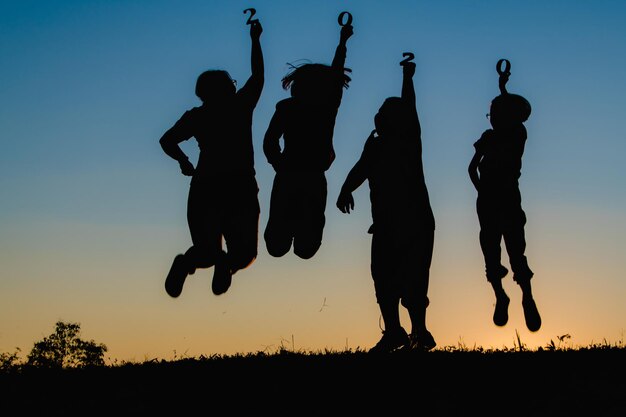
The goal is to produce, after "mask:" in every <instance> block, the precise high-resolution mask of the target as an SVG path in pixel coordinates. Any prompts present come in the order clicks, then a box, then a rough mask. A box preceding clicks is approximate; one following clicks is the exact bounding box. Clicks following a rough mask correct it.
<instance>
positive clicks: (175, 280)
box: [165, 255, 189, 298]
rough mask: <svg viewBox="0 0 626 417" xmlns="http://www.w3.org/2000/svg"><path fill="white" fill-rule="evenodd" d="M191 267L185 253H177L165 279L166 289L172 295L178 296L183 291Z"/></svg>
mask: <svg viewBox="0 0 626 417" xmlns="http://www.w3.org/2000/svg"><path fill="white" fill-rule="evenodd" d="M188 271H189V267H188V266H187V262H186V261H185V256H184V255H176V257H175V258H174V262H172V266H171V268H170V272H169V273H168V274H167V278H166V279H165V291H166V292H167V293H168V294H169V296H170V297H173V298H176V297H178V296H179V295H180V293H181V292H182V291H183V285H184V284H185V279H186V278H187V272H188Z"/></svg>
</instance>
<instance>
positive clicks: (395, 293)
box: [370, 232, 409, 353]
mask: <svg viewBox="0 0 626 417" xmlns="http://www.w3.org/2000/svg"><path fill="white" fill-rule="evenodd" d="M392 243H393V242H390V241H389V239H388V238H387V237H386V236H385V235H383V234H382V233H377V232H374V234H373V235H372V247H371V274H372V279H373V281H374V291H375V296H376V302H377V303H378V308H379V309H380V314H381V316H382V319H383V324H384V330H383V337H382V338H381V339H380V341H379V342H378V343H377V344H376V345H375V346H374V347H372V348H371V349H370V352H371V353H388V352H392V351H394V350H396V349H399V348H401V347H403V346H405V345H406V344H407V343H408V342H409V338H408V335H407V333H406V330H405V329H404V328H403V327H402V324H401V322H400V311H399V307H400V291H399V286H398V282H397V274H396V265H395V263H394V260H395V257H394V254H395V248H393V247H392Z"/></svg>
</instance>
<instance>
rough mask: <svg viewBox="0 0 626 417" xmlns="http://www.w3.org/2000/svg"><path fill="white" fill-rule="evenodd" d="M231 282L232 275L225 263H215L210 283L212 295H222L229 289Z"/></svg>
mask: <svg viewBox="0 0 626 417" xmlns="http://www.w3.org/2000/svg"><path fill="white" fill-rule="evenodd" d="M232 280H233V275H232V273H231V271H230V268H229V267H228V264H227V263H226V262H225V261H221V262H217V263H216V264H215V267H214V269H213V281H212V283H211V289H212V290H213V294H215V295H221V294H224V293H225V292H226V291H228V289H229V288H230V284H231V282H232Z"/></svg>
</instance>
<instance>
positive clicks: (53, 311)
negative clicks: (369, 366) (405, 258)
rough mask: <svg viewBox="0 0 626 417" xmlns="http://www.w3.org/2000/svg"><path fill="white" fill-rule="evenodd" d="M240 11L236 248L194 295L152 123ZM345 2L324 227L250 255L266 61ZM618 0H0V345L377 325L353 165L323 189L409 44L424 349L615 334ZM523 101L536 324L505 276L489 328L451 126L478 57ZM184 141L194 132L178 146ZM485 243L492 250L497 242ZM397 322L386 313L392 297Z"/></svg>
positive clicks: (479, 121)
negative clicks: (216, 278) (229, 270)
mask: <svg viewBox="0 0 626 417" xmlns="http://www.w3.org/2000/svg"><path fill="white" fill-rule="evenodd" d="M248 7H255V8H256V9H257V15H256V16H255V17H258V18H259V19H260V21H261V23H262V25H263V28H264V31H263V34H262V37H261V43H262V47H263V53H264V57H265V68H266V72H265V79H266V82H265V87H264V90H263V94H262V96H261V99H260V102H259V104H258V106H257V108H256V111H255V115H254V124H253V135H254V146H255V152H256V153H255V159H256V162H255V163H256V169H257V180H258V182H259V187H260V194H259V199H260V203H261V217H260V224H259V238H260V239H259V256H258V258H257V260H256V262H255V263H254V264H253V265H252V266H250V267H249V268H248V269H246V270H243V271H240V272H239V273H237V274H236V275H235V276H234V278H233V285H232V287H231V289H230V290H229V292H228V293H226V294H224V295H221V296H214V295H213V294H212V292H211V289H210V281H211V277H212V274H213V270H212V269H208V270H199V271H198V272H196V274H195V275H193V276H191V277H189V278H188V280H187V283H186V285H185V288H184V290H183V293H182V295H181V296H180V297H179V298H177V299H172V298H170V297H169V296H168V295H167V294H166V293H165V290H164V287H163V283H164V280H165V276H166V274H167V271H168V270H169V267H170V264H171V262H172V259H173V258H174V256H175V255H176V254H177V253H181V252H184V251H185V250H186V249H187V248H188V246H189V245H190V237H189V231H188V229H187V223H186V217H185V211H186V196H187V191H188V185H189V178H187V177H183V176H182V175H181V174H180V171H179V168H178V165H177V164H176V162H174V161H173V160H171V159H170V158H168V157H167V156H166V155H165V154H164V153H163V152H162V150H161V148H160V146H159V143H158V140H159V138H160V137H161V135H162V134H163V133H164V132H165V130H166V129H168V128H169V127H170V126H171V125H172V124H173V123H174V122H175V121H176V120H177V119H178V118H179V117H180V115H181V114H182V113H183V112H184V111H185V110H187V109H189V108H191V107H194V106H197V105H199V101H198V99H197V98H196V97H195V95H194V84H195V80H196V77H197V76H198V75H199V74H200V73H201V72H202V71H204V70H206V69H209V68H217V69H226V70H227V71H229V72H230V74H231V75H232V76H233V78H235V79H237V80H239V81H240V84H239V85H240V86H241V85H242V83H243V82H245V80H246V79H247V77H248V76H249V74H250V63H249V61H250V37H249V27H248V26H246V24H245V21H246V18H247V17H246V15H244V14H243V10H244V9H245V8H248ZM343 10H348V11H350V12H351V13H352V14H353V16H354V22H353V25H354V36H353V37H352V38H351V39H350V40H349V41H348V55H347V60H346V66H348V67H350V68H351V69H352V70H353V72H352V82H351V84H350V88H349V89H348V90H347V91H345V94H344V98H343V101H342V104H341V107H340V109H339V114H338V117H337V124H336V129H335V135H334V142H335V147H336V152H337V159H336V161H335V163H334V165H333V166H332V167H331V168H330V170H329V171H328V172H327V178H328V196H329V197H328V204H327V211H326V217H327V225H326V228H325V234H324V242H323V245H322V247H321V249H320V251H319V252H318V253H317V255H316V256H315V257H314V258H313V259H311V260H306V261H305V260H301V259H299V258H297V257H296V256H295V255H293V253H289V254H287V255H286V256H285V257H283V258H272V257H270V256H269V255H268V254H267V250H266V248H265V244H264V242H263V239H262V232H263V229H264V228H265V223H266V221H267V213H268V208H269V193H270V190H271V182H272V179H273V171H272V169H271V167H270V166H269V164H268V163H267V161H266V159H265V157H264V155H263V153H262V146H261V144H262V139H263V135H264V133H265V129H266V128H267V126H268V123H269V120H270V118H271V116H272V113H273V110H274V105H275V103H276V102H277V101H278V100H280V99H282V98H284V97H287V95H288V92H286V91H284V90H283V89H282V88H281V85H280V79H281V77H282V76H283V75H284V74H285V73H286V72H287V71H288V65H287V63H289V62H296V61H298V60H303V59H307V60H310V61H313V62H322V63H330V61H331V60H332V56H333V53H334V50H335V47H336V45H337V42H338V39H339V30H340V28H339V26H338V24H337V16H338V14H339V13H340V12H341V11H343ZM625 47H626V3H625V2H623V1H605V0H602V1H565V0H564V1H554V0H549V1H525V2H519V1H502V0H499V1H491V0H488V1H481V2H474V1H450V0H445V1H437V2H434V1H432V2H426V1H384V2H383V1H373V0H372V1H364V0H359V1H356V0H353V1H348V0H346V1H339V0H333V1H320V0H312V1H297V2H294V1H285V0H271V1H269V0H268V1H260V0H257V1H253V2H250V1H245V2H243V1H238V0H237V1H207V0H203V1H185V2H176V1H55V2H43V1H41V2H36V1H3V2H2V3H1V4H0V57H1V60H2V65H0V101H1V107H0V109H1V110H0V144H1V146H2V152H0V352H7V351H11V352H12V351H14V350H15V348H16V347H19V348H21V349H22V351H23V354H26V353H28V352H29V351H30V349H31V348H32V345H33V343H34V342H35V341H37V340H40V339H41V338H42V337H44V336H47V335H48V334H50V333H51V332H52V331H53V330H54V323H55V322H56V321H57V320H63V321H67V322H78V323H80V324H81V329H82V337H83V338H85V339H94V340H95V341H96V342H100V343H104V344H106V345H107V347H108V349H109V351H108V353H107V357H109V358H112V359H119V360H139V361H141V360H144V359H152V358H165V359H170V358H172V357H174V356H175V355H178V356H181V355H188V356H198V355H211V354H234V353H241V352H257V351H262V350H273V349H277V348H279V347H280V346H284V347H287V348H295V349H305V350H321V349H344V348H346V347H347V348H351V349H355V348H365V349H367V348H369V347H371V346H372V345H374V344H375V343H376V342H377V341H378V339H379V338H380V336H381V329H380V326H381V325H382V323H381V322H380V320H379V311H378V307H377V304H376V302H375V298H374V289H373V284H372V280H371V277H370V272H369V261H370V258H369V245H370V235H368V234H367V233H366V231H367V229H368V227H369V225H370V221H371V217H370V206H369V199H368V192H369V190H368V187H367V184H364V185H363V186H362V187H361V188H360V189H359V190H358V191H357V192H356V193H355V194H354V195H355V200H356V208H355V211H354V212H353V213H352V214H350V215H346V214H342V213H341V212H339V210H338V209H337V208H336V207H335V201H336V198H337V194H338V191H339V187H340V186H341V184H342V183H343V180H344V178H345V176H346V174H347V172H348V170H349V169H350V168H351V166H352V164H353V163H354V162H355V161H356V160H357V158H358V156H359V155H360V152H361V150H362V146H363V143H364V141H365V139H366V138H367V135H368V134H369V132H370V131H371V129H372V128H373V116H374V114H375V113H376V111H377V109H378V107H379V106H380V105H381V104H382V102H383V100H384V99H385V98H386V97H388V96H397V95H399V94H400V85H401V68H400V66H399V65H398V63H399V62H400V60H401V59H402V53H403V52H405V51H411V52H414V53H415V62H416V64H417V71H416V75H415V87H416V93H417V105H418V112H419V114H420V120H421V123H422V140H423V146H424V155H423V158H424V167H425V175H426V182H427V185H428V187H429V192H430V196H431V201H432V206H433V210H434V213H435V218H436V224H437V229H436V234H435V248H434V255H433V263H432V268H431V280H430V291H429V296H430V299H431V306H430V307H429V309H428V315H427V323H428V326H429V328H430V330H431V332H432V333H433V335H434V337H435V339H436V340H437V342H438V345H439V346H440V347H443V346H457V345H458V344H464V345H465V346H467V347H473V346H482V347H485V348H489V347H492V348H501V347H505V346H506V347H512V346H513V344H514V341H515V340H516V332H518V333H519V337H520V339H521V340H522V342H523V343H526V344H527V346H528V347H531V348H534V347H538V346H545V345H546V344H547V343H548V342H549V341H550V340H554V341H557V336H560V335H565V334H570V335H571V339H570V343H571V344H573V345H588V344H591V343H601V342H603V341H608V342H617V341H620V340H623V338H624V330H625V328H626V302H625V299H626V280H625V279H624V271H626V241H625V239H624V237H625V236H626V187H624V180H625V179H626V171H625V162H626V161H625V157H626V124H625V121H626V117H625V116H626V79H625V77H624V73H625V72H624V68H625V67H626V55H625V54H624V50H625ZM500 58H507V59H509V60H510V61H511V63H512V75H511V78H510V81H509V83H508V85H507V87H508V90H509V91H510V92H513V93H518V94H522V95H524V96H525V97H526V98H527V99H528V100H529V101H530V103H531V105H532V107H533V112H532V115H531V117H530V119H529V120H528V122H527V124H526V127H527V129H528V133H529V139H528V142H527V146H526V152H525V155H524V159H523V168H522V177H521V181H520V187H521V190H522V199H523V206H524V209H525V211H526V214H527V217H528V224H527V227H526V237H527V243H528V248H527V256H528V259H529V263H530V266H531V268H532V269H533V270H534V272H535V278H534V279H533V286H534V287H533V289H534V295H535V299H536V301H537V304H538V307H539V309H540V312H541V314H542V317H543V327H542V328H541V330H540V331H538V332H537V333H530V332H529V331H528V330H527V329H526V327H525V325H524V319H523V314H522V308H521V291H520V290H519V288H518V287H517V285H516V284H515V283H514V282H513V281H512V279H511V278H510V277H508V278H507V279H506V280H505V281H504V286H505V289H506V290H507V292H508V293H509V296H510V297H511V305H510V309H509V310H510V311H509V312H510V319H509V323H508V324H507V326H505V327H503V328H498V327H496V326H495V325H493V323H492V321H491V316H492V312H493V305H494V301H495V298H494V296H493V292H492V290H491V287H490V286H489V284H488V283H487V281H486V279H485V277H484V273H483V270H484V266H483V259H482V254H481V252H480V247H479V243H478V231H479V228H478V219H477V216H476V212H475V198H476V195H475V191H474V189H473V187H472V184H471V182H470V180H469V178H468V175H467V165H468V163H469V161H470V159H471V157H472V153H473V146H472V145H473V143H474V141H475V140H476V139H477V138H478V137H479V136H480V134H481V133H482V131H483V130H485V129H487V128H488V127H489V125H488V120H487V119H486V117H485V114H486V113H487V111H488V107H489V102H490V100H491V99H492V98H493V97H494V96H496V95H497V94H498V88H497V74H496V72H495V64H496V62H497V61H498V59H500ZM183 149H184V150H185V151H186V152H188V153H189V155H191V159H192V161H195V158H196V157H197V145H196V143H195V141H194V140H191V141H188V142H186V143H185V144H184V145H183ZM504 259H505V261H507V262H505V265H508V258H506V257H505V258H504ZM403 324H405V325H406V327H407V328H408V327H409V322H408V318H407V316H406V315H405V314H404V312H403Z"/></svg>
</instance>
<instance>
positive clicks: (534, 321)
mask: <svg viewBox="0 0 626 417" xmlns="http://www.w3.org/2000/svg"><path fill="white" fill-rule="evenodd" d="M522 307H523V308H524V319H525V320H526V327H528V330H530V331H531V332H536V331H537V330H539V329H540V328H541V316H540V315H539V311H538V310H537V305H536V304H535V300H534V299H532V298H528V299H526V300H522Z"/></svg>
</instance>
